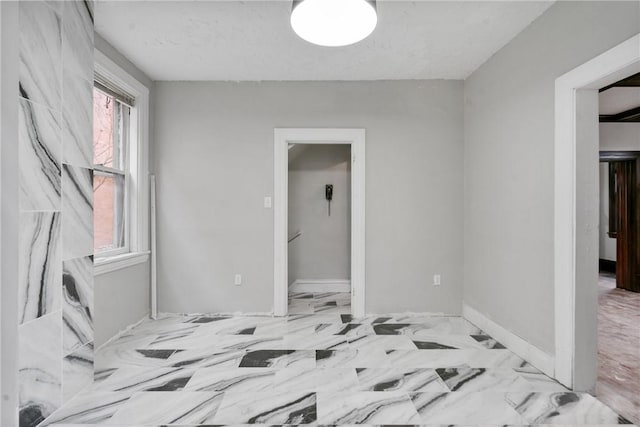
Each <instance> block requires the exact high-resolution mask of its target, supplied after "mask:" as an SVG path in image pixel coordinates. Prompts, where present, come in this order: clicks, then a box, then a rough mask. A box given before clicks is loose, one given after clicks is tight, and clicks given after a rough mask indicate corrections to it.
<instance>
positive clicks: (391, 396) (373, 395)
mask: <svg viewBox="0 0 640 427" xmlns="http://www.w3.org/2000/svg"><path fill="white" fill-rule="evenodd" d="M318 424H330V425H338V424H404V425H406V424H420V417H419V415H418V413H417V412H416V409H415V407H414V405H413V404H412V402H411V399H409V395H408V394H407V393H404V392H397V391H393V392H391V391H386V392H367V391H364V392H352V393H318Z"/></svg>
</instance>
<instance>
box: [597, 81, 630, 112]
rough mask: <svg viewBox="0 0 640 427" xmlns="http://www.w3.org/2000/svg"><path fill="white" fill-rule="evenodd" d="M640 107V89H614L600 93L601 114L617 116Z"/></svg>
mask: <svg viewBox="0 0 640 427" xmlns="http://www.w3.org/2000/svg"><path fill="white" fill-rule="evenodd" d="M636 107H640V87H612V88H611V89H607V90H605V91H604V92H600V114H617V113H622V112H624V111H627V110H631V109H632V108H636Z"/></svg>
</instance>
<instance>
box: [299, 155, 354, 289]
mask: <svg viewBox="0 0 640 427" xmlns="http://www.w3.org/2000/svg"><path fill="white" fill-rule="evenodd" d="M299 148H302V149H303V150H302V151H301V153H300V154H299V155H297V156H296V157H295V158H294V159H293V160H291V161H290V162H289V212H288V213H289V215H288V220H289V235H292V234H293V233H295V232H296V231H301V232H302V235H301V236H300V237H298V238H297V239H296V240H294V241H292V242H291V243H290V244H289V265H288V266H289V283H290V284H291V283H293V282H294V281H295V280H298V279H303V280H309V279H312V280H322V279H329V280H332V279H341V280H348V279H350V278H351V262H350V259H351V238H350V237H351V147H350V146H349V145H346V144H343V145H324V144H323V145H304V146H303V147H299ZM291 157H293V156H291ZM326 184H332V185H333V199H332V201H331V216H329V215H328V209H327V201H326V199H325V185H326Z"/></svg>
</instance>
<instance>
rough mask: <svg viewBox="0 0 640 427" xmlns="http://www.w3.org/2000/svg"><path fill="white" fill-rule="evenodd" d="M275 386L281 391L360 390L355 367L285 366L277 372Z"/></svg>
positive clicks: (275, 388)
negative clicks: (308, 367)
mask: <svg viewBox="0 0 640 427" xmlns="http://www.w3.org/2000/svg"><path fill="white" fill-rule="evenodd" d="M273 388H274V390H276V391H280V392H294V391H308V392H321V391H322V392H342V391H358V390H359V382H358V377H357V375H356V370H355V369H354V368H317V369H316V368H314V369H305V368H285V369H280V370H278V371H277V372H276V373H275V378H274V382H273Z"/></svg>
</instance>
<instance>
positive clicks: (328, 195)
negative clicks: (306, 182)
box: [324, 184, 333, 216]
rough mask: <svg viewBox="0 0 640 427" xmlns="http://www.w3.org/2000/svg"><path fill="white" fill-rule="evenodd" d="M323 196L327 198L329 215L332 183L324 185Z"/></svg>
mask: <svg viewBox="0 0 640 427" xmlns="http://www.w3.org/2000/svg"><path fill="white" fill-rule="evenodd" d="M324 198H325V199H327V203H328V209H329V216H331V199H333V185H331V184H327V185H325V186H324Z"/></svg>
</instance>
